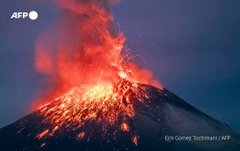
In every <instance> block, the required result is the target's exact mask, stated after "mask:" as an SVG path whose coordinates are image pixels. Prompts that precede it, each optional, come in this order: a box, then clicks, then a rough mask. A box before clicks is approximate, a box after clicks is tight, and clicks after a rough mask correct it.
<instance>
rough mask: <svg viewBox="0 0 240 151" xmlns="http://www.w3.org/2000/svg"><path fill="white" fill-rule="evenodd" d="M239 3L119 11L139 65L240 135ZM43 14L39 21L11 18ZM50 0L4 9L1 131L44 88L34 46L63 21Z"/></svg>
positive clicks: (137, 4) (130, 4)
mask: <svg viewBox="0 0 240 151" xmlns="http://www.w3.org/2000/svg"><path fill="white" fill-rule="evenodd" d="M239 7H240V1H239V0H231V1H228V0H211V1H210V0H181V1H180V0H122V2H121V3H120V4H119V5H117V6H115V7H114V8H113V13H114V16H115V21H116V23H118V25H119V28H120V29H121V30H123V31H124V32H125V35H126V37H127V47H128V48H129V49H130V50H131V52H132V54H133V55H141V56H143V58H144V61H143V59H141V57H137V59H136V61H137V62H139V63H140V64H141V65H142V66H145V67H148V68H149V69H151V70H152V71H153V73H154V75H155V77H156V78H157V79H158V80H159V81H161V83H163V85H164V87H166V88H167V89H169V90H171V91H172V92H174V93H175V94H177V95H178V96H180V97H181V98H183V99H184V100H186V101H187V102H189V103H190V104H192V105H193V106H195V107H197V108H198V109H200V110H202V111H203V112H205V113H207V114H209V115H211V116H213V117H215V118H217V119H219V120H221V121H224V122H226V123H228V124H229V125H230V126H231V127H232V128H234V129H235V130H236V131H238V132H240V121H239V117H238V116H239V115H240V109H239V106H240V88H239V85H240V9H239ZM30 10H37V11H38V13H39V18H38V20H37V21H30V20H27V19H26V20H11V19H10V16H11V15H12V13H13V12H14V11H30ZM57 16H58V10H57V9H56V8H55V7H54V6H53V5H52V4H51V3H49V2H48V1H47V0H44V1H40V0H39V1H38V0H36V1H34V2H32V1H31V0H23V1H18V0H13V1H8V0H2V1H1V4H0V69H1V70H0V84H1V87H0V127H3V126H5V125H7V124H9V123H11V122H13V121H15V120H17V119H19V118H21V117H22V116H24V115H26V114H27V113H29V112H30V110H29V107H30V106H31V104H32V102H33V100H34V99H35V98H37V97H38V96H40V95H41V93H40V92H41V90H44V89H46V85H45V84H44V83H43V76H42V75H40V74H38V73H36V72H35V70H34V42H35V41H36V39H37V37H38V35H39V34H40V33H41V32H43V31H44V29H46V28H47V27H48V26H49V25H51V24H52V23H54V22H55V21H56V20H57Z"/></svg>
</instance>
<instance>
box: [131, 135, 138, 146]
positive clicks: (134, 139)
mask: <svg viewBox="0 0 240 151" xmlns="http://www.w3.org/2000/svg"><path fill="white" fill-rule="evenodd" d="M132 142H133V143H134V144H135V145H136V146H137V145H138V136H137V135H134V136H133V137H132Z"/></svg>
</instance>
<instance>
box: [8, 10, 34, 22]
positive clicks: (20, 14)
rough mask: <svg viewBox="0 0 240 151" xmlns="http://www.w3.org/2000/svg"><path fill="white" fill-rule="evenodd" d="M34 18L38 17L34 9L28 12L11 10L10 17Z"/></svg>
mask: <svg viewBox="0 0 240 151" xmlns="http://www.w3.org/2000/svg"><path fill="white" fill-rule="evenodd" d="M26 18H29V19H31V20H36V19H37V18H38V13H37V12H36V11H34V10H32V11H30V12H29V13H28V12H13V14H12V16H11V19H26Z"/></svg>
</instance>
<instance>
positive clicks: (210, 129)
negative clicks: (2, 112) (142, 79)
mask: <svg viewBox="0 0 240 151" xmlns="http://www.w3.org/2000/svg"><path fill="white" fill-rule="evenodd" d="M141 87H142V88H144V89H145V90H146V93H147V95H148V96H149V97H147V98H145V99H144V100H142V101H139V100H137V99H138V97H133V104H134V105H133V107H134V110H135V116H134V117H133V118H128V119H127V123H128V124H129V127H126V126H125V129H127V128H128V129H127V130H126V131H124V130H122V131H116V129H119V127H121V126H122V125H121V122H122V121H121V117H119V119H118V120H117V122H116V123H115V124H114V125H111V126H107V127H105V131H102V125H101V123H99V122H87V123H85V125H84V126H82V127H78V128H74V129H71V130H69V129H68V128H67V127H61V128H60V129H59V130H58V131H56V132H55V133H54V134H51V133H50V132H48V128H49V127H52V125H51V124H49V123H46V122H43V121H44V120H45V118H46V117H45V116H43V115H42V114H41V112H40V111H41V109H39V110H37V111H35V112H33V113H32V114H29V115H27V116H25V117H24V118H22V119H20V120H18V121H16V122H15V123H13V124H10V125H8V126H6V127H4V128H2V129H0V148H1V149H4V150H9V151H17V150H25V151H32V150H44V151H50V150H51V151H53V150H56V151H62V150H224V151H225V150H232V151H237V150H239V149H240V141H239V140H240V139H239V135H238V134H236V133H235V132H234V131H233V130H232V129H231V128H230V127H229V126H228V125H227V124H225V123H222V122H220V121H218V120H216V119H214V118H212V117H210V116H208V115H206V114H204V113H203V112H201V111H199V110H198V109H196V108H194V107H193V106H191V105H189V104H188V103H186V102H185V101H183V100H182V99H180V98H179V97H177V96H176V95H174V94H173V93H171V92H170V91H168V90H166V89H164V90H159V89H157V88H155V87H152V86H149V85H141ZM51 105H52V106H53V105H55V104H54V101H53V102H52V103H50V104H49V106H51ZM123 128H124V127H123ZM83 132H84V133H83ZM45 133H48V136H45ZM85 134H86V135H85ZM194 138H195V139H194ZM180 139H181V140H180ZM215 139H216V140H215Z"/></svg>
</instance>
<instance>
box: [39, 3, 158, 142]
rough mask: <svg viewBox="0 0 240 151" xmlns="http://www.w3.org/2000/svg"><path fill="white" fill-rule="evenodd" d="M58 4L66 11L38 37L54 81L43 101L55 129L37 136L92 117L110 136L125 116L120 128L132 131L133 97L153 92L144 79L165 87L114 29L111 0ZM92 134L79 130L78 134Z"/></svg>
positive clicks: (42, 68) (42, 66)
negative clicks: (136, 59) (147, 89)
mask: <svg viewBox="0 0 240 151" xmlns="http://www.w3.org/2000/svg"><path fill="white" fill-rule="evenodd" d="M54 4H56V5H57V7H58V8H59V9H60V10H61V15H60V17H59V18H60V19H59V21H58V23H56V25H53V26H52V27H50V28H49V29H47V30H46V32H45V33H43V34H42V36H41V37H40V38H39V40H38V41H37V44H36V64H35V65H36V69H37V71H39V72H40V73H43V74H45V75H46V77H47V80H48V82H50V83H51V84H52V88H51V89H50V90H49V91H48V93H47V95H46V96H45V97H44V98H41V99H39V100H38V101H37V106H38V107H39V106H41V107H40V109H39V110H38V112H39V113H40V114H41V115H43V116H44V121H43V122H44V123H49V124H50V125H51V128H49V129H46V130H44V131H41V132H39V133H38V134H37V135H36V138H38V139H42V138H43V137H48V136H52V135H54V134H55V132H56V131H58V130H60V129H63V128H65V129H67V131H71V130H76V129H81V127H83V126H84V125H85V124H86V123H88V122H91V121H94V122H96V123H98V124H99V126H100V127H101V130H102V134H103V135H105V133H106V131H107V129H108V128H109V127H111V126H113V125H116V124H117V123H118V122H119V119H121V120H120V121H121V122H120V124H119V130H120V131H124V132H129V131H130V129H131V126H130V124H129V123H128V122H127V121H128V119H130V118H132V117H134V115H135V112H134V108H133V102H132V100H133V99H132V97H133V96H135V97H137V98H138V99H137V100H139V101H141V100H142V99H143V98H146V97H148V96H147V95H146V93H144V89H142V88H141V87H140V86H139V84H138V83H144V84H150V85H153V86H155V87H158V88H161V86H160V84H159V83H158V82H156V81H155V80H154V79H153V77H152V74H151V72H150V71H148V70H146V69H142V68H140V67H138V66H137V65H136V64H135V63H134V62H133V59H132V58H131V56H130V55H129V53H128V52H127V51H126V50H125V48H124V42H125V37H124V35H123V33H121V32H120V31H116V30H115V28H114V24H113V16H112V14H111V9H110V5H109V0H89V1H86V0H77V1H76V0H54ZM52 100H54V101H52ZM50 102H51V103H50ZM112 133H113V134H111V136H114V133H116V130H115V131H113V132H112ZM86 135H88V134H86V132H85V131H79V132H78V134H77V136H76V137H77V138H78V139H82V138H84V137H86ZM137 140H138V136H137V134H135V133H133V134H132V142H133V143H134V144H136V145H137Z"/></svg>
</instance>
